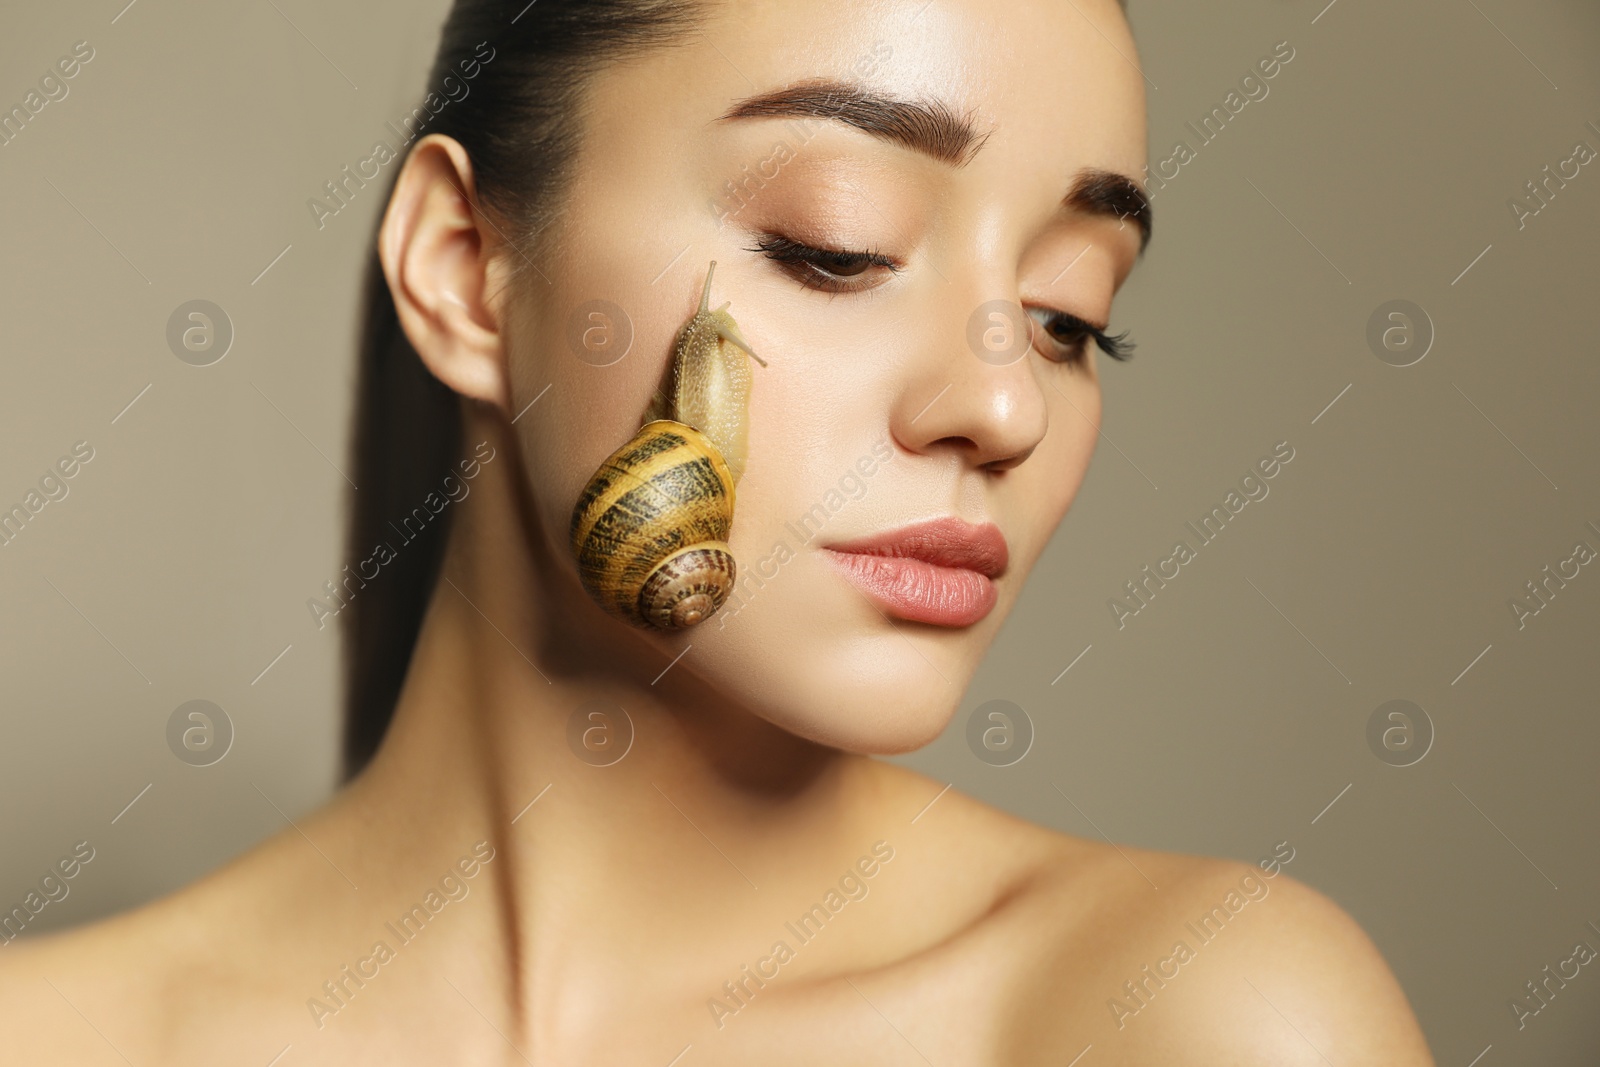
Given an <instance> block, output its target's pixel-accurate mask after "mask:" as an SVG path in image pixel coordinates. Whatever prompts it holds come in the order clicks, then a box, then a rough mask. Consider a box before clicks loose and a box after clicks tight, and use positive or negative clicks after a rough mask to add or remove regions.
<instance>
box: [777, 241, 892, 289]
mask: <svg viewBox="0 0 1600 1067" xmlns="http://www.w3.org/2000/svg"><path fill="white" fill-rule="evenodd" d="M746 251H750V252H760V253H761V254H762V255H765V256H766V257H767V258H769V259H771V260H772V261H773V262H775V263H777V264H778V265H779V266H780V267H782V268H783V269H784V270H785V271H787V272H788V273H789V274H790V275H791V276H792V277H793V278H795V280H797V281H798V282H800V284H802V285H804V286H806V287H807V288H810V289H817V290H819V291H821V292H825V293H859V292H863V291H865V290H867V289H871V288H873V283H872V282H870V281H866V280H865V278H864V276H865V275H866V274H867V273H868V272H869V271H870V270H871V269H872V268H874V267H877V268H880V269H883V270H888V271H889V272H891V273H899V271H900V269H901V268H900V265H899V264H898V263H896V262H895V261H894V260H893V259H891V258H890V257H888V256H886V255H884V254H882V253H881V252H876V251H871V250H868V251H864V252H857V251H853V250H851V249H844V248H817V247H814V246H812V245H808V244H802V243H800V242H799V241H795V240H792V239H791V238H788V237H785V236H784V235H783V234H780V233H763V234H761V235H760V237H759V238H758V239H757V241H756V247H754V248H750V249H746Z"/></svg>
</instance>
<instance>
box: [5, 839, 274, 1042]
mask: <svg viewBox="0 0 1600 1067" xmlns="http://www.w3.org/2000/svg"><path fill="white" fill-rule="evenodd" d="M281 840H282V835H277V836H275V837H273V838H269V839H268V840H267V841H264V842H261V843H260V844H258V845H257V846H255V848H253V849H251V850H249V851H247V852H246V853H244V854H243V855H241V856H239V857H236V858H235V859H234V860H232V861H230V862H229V863H228V864H225V865H224V866H223V867H222V868H220V869H218V870H216V871H213V872H211V873H210V874H208V875H206V876H204V877H202V878H201V879H199V880H197V881H196V882H192V883H190V884H188V885H186V886H183V887H182V888H180V889H178V890H176V891H174V892H172V893H170V894H168V895H166V896H163V897H160V898H157V899H155V900H152V901H149V902H147V903H144V904H141V905H139V906H137V907H134V908H132V909H130V910H128V911H124V912H121V913H119V914H115V915H111V916H108V917H105V918H102V919H98V920H94V921H91V922H88V923H85V924H83V925H81V926H77V927H73V928H71V929H67V930H63V931H59V932H55V933H48V934H41V935H33V936H28V937H21V938H17V939H16V940H14V941H12V942H10V943H8V944H6V945H4V947H0V1033H3V1034H5V1041H6V1044H7V1046H8V1049H9V1051H10V1052H11V1053H12V1054H13V1055H14V1057H15V1058H16V1061H17V1062H19V1063H34V1062H40V1063H43V1062H63V1063H75V1064H76V1063H82V1064H99V1063H102V1062H103V1063H106V1064H119V1065H120V1064H125V1063H126V1062H128V1061H129V1060H131V1061H132V1062H155V1061H161V1062H169V1063H171V1062H189V1059H188V1058H187V1057H189V1055H190V1053H191V1052H192V1051H193V1049H192V1046H193V1045H194V1043H195V1042H196V1041H198V1040H205V1039H210V1038H214V1037H215V1036H216V1034H215V1031H216V1030H218V1029H219V1028H221V1027H223V1026H226V1027H227V1028H228V1029H229V1030H230V1032H231V1033H232V1034H233V1035H234V1036H235V1037H236V1038H237V1037H252V1036H255V1034H256V1032H257V1031H259V1030H261V1029H262V1027H263V1023H264V1021H265V1020H270V1021H272V1022H276V1021H277V1019H278V1017H279V1016H280V1015H282V1016H288V1015H292V1014H293V1013H292V1012H290V1011H287V1010H284V1009H283V1008H282V1003H288V1005H289V1007H298V1003H294V1002H292V998H284V997H283V996H282V995H281V994H282V988H283V986H284V985H286V984H287V983H285V982H284V980H283V979H284V974H283V967H282V966H281V965H280V964H279V963H278V961H276V960H275V959H274V958H272V957H270V956H268V955H265V954H264V953H263V949H264V948H265V947H266V945H267V944H269V943H271V944H277V945H280V946H282V945H294V944H297V943H299V942H300V941H301V940H303V939H302V938H299V937H297V936H295V935H294V933H293V932H294V930H295V926H294V924H292V923H289V922H286V921H285V920H286V918H288V916H286V915H285V913H284V912H285V906H284V905H283V904H281V903H280V902H279V899H278V898H280V897H281V898H284V899H293V898H295V897H296V896H298V895H300V894H297V893H296V892H295V890H296V888H297V886H296V880H295V867H296V865H295V864H293V863H286V862H283V861H282V860H281V859H279V858H278V854H279V853H281V852H282V851H284V850H283V848H282V845H281ZM302 924H304V919H302ZM269 938H270V941H269ZM201 1004H203V1005H204V1011H202V1012H201V1013H200V1014H199V1015H196V1008H197V1005H201ZM30 1054H31V1055H30ZM7 1062H10V1061H9V1060H8V1061H7Z"/></svg>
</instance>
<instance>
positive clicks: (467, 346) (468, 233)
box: [378, 134, 510, 413]
mask: <svg viewBox="0 0 1600 1067" xmlns="http://www.w3.org/2000/svg"><path fill="white" fill-rule="evenodd" d="M475 197H476V186H475V182H474V176H473V172H472V161H471V159H470V158H469V157H468V156H467V152H466V149H464V148H462V147H461V144H460V142H458V141H456V140H455V139H453V138H450V137H445V136H443V135H440V134H430V135H428V136H427V137H424V138H423V139H422V140H420V141H418V142H417V144H416V146H415V147H414V148H412V150H411V153H410V154H409V155H408V156H407V157H406V160H405V163H404V164H403V166H402V168H401V171H400V176H399V178H398V179H397V180H396V182H395V187H394V194H393V195H392V196H391V197H390V198H389V205H388V207H387V209H386V210H385V212H384V216H383V224H382V225H381V226H380V227H379V230H378V256H379V259H380V261H381V262H382V264H383V273H384V276H385V277H386V278H387V279H388V283H389V292H390V295H391V296H392V297H393V299H394V305H395V311H396V313H397V314H398V316H399V319H400V325H401V327H402V328H403V329H404V330H405V332H406V336H407V337H408V338H409V339H410V341H411V345H412V347H413V348H415V349H416V350H417V354H418V355H419V356H421V357H422V362H423V364H424V365H426V366H427V368H428V370H429V371H430V372H432V374H433V375H434V377H436V378H438V379H439V380H440V381H441V382H443V383H444V384H445V385H447V386H449V387H450V388H451V389H453V390H454V391H456V392H457V393H460V394H461V395H462V396H466V397H471V398H472V399H474V400H481V401H484V402H486V403H490V404H494V405H496V406H497V407H499V408H501V409H502V410H506V409H507V407H508V405H509V403H510V388H509V374H508V369H507V362H508V361H507V355H506V351H505V344H504V335H503V334H502V332H501V330H500V321H499V316H498V314H497V311H496V308H495V307H494V306H493V304H492V303H491V301H490V299H489V297H490V293H491V285H490V278H489V272H490V264H491V258H490V256H489V255H488V248H489V246H490V244H491V241H490V238H491V237H492V233H493V231H492V229H490V228H488V227H486V226H485V225H484V221H483V219H482V217H481V216H480V215H479V213H478V208H477V207H476V206H475V204H474V202H473V200H474V198H475ZM508 413H509V412H508Z"/></svg>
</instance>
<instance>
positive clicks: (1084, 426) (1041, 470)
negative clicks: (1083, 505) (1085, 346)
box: [997, 368, 1102, 588]
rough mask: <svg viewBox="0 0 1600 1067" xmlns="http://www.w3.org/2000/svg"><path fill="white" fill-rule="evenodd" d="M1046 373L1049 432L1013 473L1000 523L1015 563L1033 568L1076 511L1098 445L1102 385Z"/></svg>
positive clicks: (1084, 376)
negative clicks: (1048, 376)
mask: <svg viewBox="0 0 1600 1067" xmlns="http://www.w3.org/2000/svg"><path fill="white" fill-rule="evenodd" d="M1046 373H1054V374H1056V375H1057V379H1056V382H1055V388H1050V386H1049V385H1046V386H1045V388H1046V389H1047V390H1048V391H1049V393H1048V395H1049V398H1050V428H1049V430H1048V431H1046V433H1045V435H1044V439H1043V440H1041V441H1040V442H1039V445H1038V447H1037V448H1035V449H1034V450H1033V454H1032V455H1031V456H1029V457H1028V459H1027V461H1026V462H1025V463H1023V464H1022V465H1021V466H1020V467H1018V468H1016V469H1015V470H1013V471H1012V472H1011V473H1012V474H1013V475H1016V477H1014V478H1012V479H1011V480H1010V482H1009V483H1008V484H1007V489H1006V491H1005V496H1004V498H1003V503H1002V505H1001V506H1002V507H1004V508H1005V509H1006V512H1005V514H1004V515H1003V516H1000V517H997V521H999V522H1000V523H1001V524H1002V527H1003V528H1004V529H1005V531H1006V536H1007V538H1008V539H1009V540H1010V541H1011V545H1012V548H1013V553H1012V557H1013V559H1014V560H1015V561H1016V562H1018V563H1022V562H1024V561H1026V563H1027V566H1028V567H1029V568H1031V567H1032V565H1033V561H1034V560H1036V559H1037V558H1038V556H1039V554H1040V553H1042V552H1043V551H1044V548H1045V545H1047V544H1048V543H1049V541H1050V538H1051V537H1052V536H1054V534H1055V531H1056V528H1057V527H1058V526H1059V525H1060V524H1061V520H1062V519H1063V518H1065V516H1066V514H1067V511H1068V509H1069V508H1070V507H1071V506H1072V501H1073V499H1074V498H1075V497H1076V496H1077V494H1078V488H1079V486H1081V485H1082V484H1083V479H1084V476H1085V475H1086V474H1087V473H1088V470H1089V463H1090V461H1091V460H1092V459H1093V457H1094V454H1095V448H1096V446H1097V445H1098V443H1099V441H1100V434H1099V431H1098V430H1097V429H1096V427H1098V426H1099V425H1100V421H1101V418H1102V405H1101V398H1100V386H1099V383H1098V382H1097V381H1096V380H1095V379H1094V377H1093V376H1092V375H1089V374H1083V373H1079V372H1061V371H1059V370H1057V369H1056V368H1047V369H1046ZM1057 389H1059V390H1060V392H1057ZM1026 573H1027V572H1026V571H1025V570H1019V571H1018V574H1019V575H1025V574H1026ZM1015 584H1020V583H1015ZM1015 584H1014V585H1013V588H1015Z"/></svg>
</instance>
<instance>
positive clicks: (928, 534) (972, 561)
mask: <svg viewBox="0 0 1600 1067" xmlns="http://www.w3.org/2000/svg"><path fill="white" fill-rule="evenodd" d="M823 547H825V548H829V549H832V550H833V551H835V552H855V553H859V554H862V555H868V556H906V557H910V558H912V559H920V560H924V561H926V562H928V563H932V564H934V565H936V566H939V567H965V568H967V569H968V570H974V571H977V572H978V573H979V574H984V575H987V576H988V577H990V578H998V577H999V576H1000V575H1001V574H1002V573H1004V572H1005V569H1006V561H1007V559H1008V557H1009V553H1008V551H1007V549H1006V539H1005V535H1004V534H1002V533H1001V532H1000V528H999V527H998V526H996V525H995V524H994V523H992V522H986V523H982V524H974V523H970V522H966V521H964V520H962V519H958V518H954V517H945V518H938V519H928V520H926V521H924V522H917V523H912V524H910V525H909V526H902V527H900V528H899V529H895V530H887V531H884V532H882V533H876V534H870V535H868V536H866V537H860V538H856V539H855V540H853V541H843V542H834V543H832V544H828V545H825V546H823Z"/></svg>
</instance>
